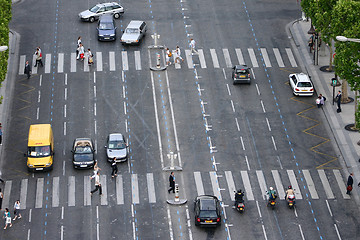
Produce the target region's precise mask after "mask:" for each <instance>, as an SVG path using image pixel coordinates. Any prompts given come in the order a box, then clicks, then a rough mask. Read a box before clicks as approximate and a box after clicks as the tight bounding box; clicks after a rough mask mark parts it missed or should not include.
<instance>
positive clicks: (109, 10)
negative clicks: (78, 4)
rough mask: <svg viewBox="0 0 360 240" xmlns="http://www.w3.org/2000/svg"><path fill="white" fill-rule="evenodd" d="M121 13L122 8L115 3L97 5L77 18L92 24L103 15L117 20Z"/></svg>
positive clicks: (122, 11)
mask: <svg viewBox="0 0 360 240" xmlns="http://www.w3.org/2000/svg"><path fill="white" fill-rule="evenodd" d="M123 13H124V8H123V7H122V6H121V5H120V4H118V3H116V2H109V3H99V4H96V5H95V6H93V7H92V8H90V9H89V10H85V11H83V12H81V13H79V18H80V19H81V20H82V21H89V22H94V21H95V20H97V19H99V17H100V16H101V15H104V14H110V15H113V16H114V18H115V19H117V18H119V17H120V15H121V14H123Z"/></svg>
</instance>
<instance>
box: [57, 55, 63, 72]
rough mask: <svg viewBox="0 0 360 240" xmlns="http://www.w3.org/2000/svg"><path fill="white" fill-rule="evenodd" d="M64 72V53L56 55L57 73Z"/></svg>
mask: <svg viewBox="0 0 360 240" xmlns="http://www.w3.org/2000/svg"><path fill="white" fill-rule="evenodd" d="M63 72H64V53H59V54H58V73H63Z"/></svg>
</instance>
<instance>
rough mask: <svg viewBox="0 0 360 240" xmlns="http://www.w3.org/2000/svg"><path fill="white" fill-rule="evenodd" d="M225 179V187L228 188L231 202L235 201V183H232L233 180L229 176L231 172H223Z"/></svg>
mask: <svg viewBox="0 0 360 240" xmlns="http://www.w3.org/2000/svg"><path fill="white" fill-rule="evenodd" d="M225 177H226V182H227V185H228V187H229V194H230V197H231V201H235V193H234V192H235V191H236V187H235V183H234V179H233V176H232V174H231V171H225Z"/></svg>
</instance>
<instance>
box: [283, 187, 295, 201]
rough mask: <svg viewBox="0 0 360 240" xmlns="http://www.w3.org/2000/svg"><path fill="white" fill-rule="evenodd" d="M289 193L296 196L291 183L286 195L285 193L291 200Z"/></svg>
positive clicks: (287, 198) (286, 197)
mask: <svg viewBox="0 0 360 240" xmlns="http://www.w3.org/2000/svg"><path fill="white" fill-rule="evenodd" d="M289 195H294V196H295V192H294V189H292V186H291V185H290V186H289V187H288V190H286V195H285V199H286V201H288V200H289Z"/></svg>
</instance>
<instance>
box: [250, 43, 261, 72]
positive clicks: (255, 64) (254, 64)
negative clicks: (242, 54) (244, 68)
mask: <svg viewBox="0 0 360 240" xmlns="http://www.w3.org/2000/svg"><path fill="white" fill-rule="evenodd" d="M248 53H249V56H250V60H251V64H252V67H253V68H257V67H259V64H258V62H257V60H256V56H255V52H254V49H252V48H248Z"/></svg>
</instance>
